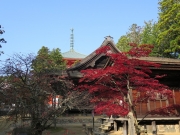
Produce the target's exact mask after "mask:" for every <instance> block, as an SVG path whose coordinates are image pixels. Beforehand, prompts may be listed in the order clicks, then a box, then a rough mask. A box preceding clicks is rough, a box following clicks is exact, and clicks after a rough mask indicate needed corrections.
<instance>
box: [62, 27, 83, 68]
mask: <svg viewBox="0 0 180 135" xmlns="http://www.w3.org/2000/svg"><path fill="white" fill-rule="evenodd" d="M73 31H74V29H73V28H72V29H71V35H70V50H69V51H68V52H65V53H62V56H63V59H64V60H65V61H66V62H67V68H69V67H71V66H72V65H73V64H75V63H76V62H78V61H81V60H82V59H84V58H85V57H86V55H84V54H81V53H78V52H76V51H75V50H74V34H73Z"/></svg>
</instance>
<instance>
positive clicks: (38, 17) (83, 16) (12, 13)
mask: <svg viewBox="0 0 180 135" xmlns="http://www.w3.org/2000/svg"><path fill="white" fill-rule="evenodd" d="M0 5H1V8H0V25H1V26H3V27H4V30H5V31H6V32H5V34H3V35H2V36H1V37H0V38H2V37H3V38H5V39H6V40H7V43H6V44H2V45H3V47H2V48H1V50H2V51H4V53H5V54H3V55H2V56H0V60H4V59H6V58H8V57H9V56H12V55H13V54H14V53H20V52H21V53H23V54H28V53H34V54H37V51H38V50H39V49H40V48H41V47H42V46H46V47H48V48H49V49H50V50H52V49H53V48H60V49H61V52H67V51H69V50H70V34H71V31H70V29H71V28H74V49H75V51H77V52H79V53H82V54H85V55H88V54H89V53H91V52H92V51H94V50H95V49H96V48H98V47H99V46H100V45H101V43H102V42H103V40H104V37H105V36H108V35H110V36H112V37H113V39H114V42H115V43H117V41H118V39H119V38H120V37H121V36H122V35H124V34H126V32H127V31H128V29H129V27H130V26H131V25H132V24H133V23H136V24H138V25H139V26H143V25H144V21H149V20H154V21H157V20H158V0H111V1H110V0H0Z"/></svg>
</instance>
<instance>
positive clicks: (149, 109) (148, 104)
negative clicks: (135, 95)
mask: <svg viewBox="0 0 180 135" xmlns="http://www.w3.org/2000/svg"><path fill="white" fill-rule="evenodd" d="M147 108H148V111H151V107H150V101H149V100H148V102H147Z"/></svg>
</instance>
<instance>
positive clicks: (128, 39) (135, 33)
mask: <svg viewBox="0 0 180 135" xmlns="http://www.w3.org/2000/svg"><path fill="white" fill-rule="evenodd" d="M141 31H142V28H141V27H140V26H138V25H137V24H132V25H131V26H130V28H129V31H128V32H127V33H126V35H123V36H121V37H120V38H119V40H118V43H117V44H116V46H117V48H118V49H119V50H120V51H122V52H128V51H129V50H130V49H131V46H130V45H129V43H135V44H138V45H139V44H140V43H141Z"/></svg>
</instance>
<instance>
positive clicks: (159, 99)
mask: <svg viewBox="0 0 180 135" xmlns="http://www.w3.org/2000/svg"><path fill="white" fill-rule="evenodd" d="M159 102H160V107H162V100H161V99H159Z"/></svg>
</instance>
